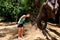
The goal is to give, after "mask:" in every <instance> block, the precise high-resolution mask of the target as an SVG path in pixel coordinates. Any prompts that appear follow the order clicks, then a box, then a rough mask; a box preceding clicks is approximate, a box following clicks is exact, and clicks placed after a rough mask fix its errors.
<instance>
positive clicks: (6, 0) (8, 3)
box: [0, 0, 43, 21]
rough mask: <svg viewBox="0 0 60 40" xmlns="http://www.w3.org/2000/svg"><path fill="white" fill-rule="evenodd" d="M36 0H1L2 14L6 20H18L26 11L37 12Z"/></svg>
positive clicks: (0, 9)
mask: <svg viewBox="0 0 60 40" xmlns="http://www.w3.org/2000/svg"><path fill="white" fill-rule="evenodd" d="M34 2H35V0H0V16H1V17H4V18H5V20H6V21H17V18H18V17H19V16H21V15H22V14H23V12H25V11H27V12H30V13H35V11H36V9H35V7H34V4H35V3H34ZM41 2H43V1H42V0H41ZM39 6H40V5H39ZM31 7H34V8H31ZM39 8H40V7H39ZM39 8H38V9H39ZM38 9H37V10H38Z"/></svg>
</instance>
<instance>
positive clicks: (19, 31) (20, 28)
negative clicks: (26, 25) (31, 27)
mask: <svg viewBox="0 0 60 40" xmlns="http://www.w3.org/2000/svg"><path fill="white" fill-rule="evenodd" d="M22 33H23V27H19V28H18V37H22Z"/></svg>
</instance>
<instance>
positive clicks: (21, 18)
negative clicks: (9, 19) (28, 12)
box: [18, 15, 26, 23]
mask: <svg viewBox="0 0 60 40" xmlns="http://www.w3.org/2000/svg"><path fill="white" fill-rule="evenodd" d="M25 17H26V16H25V15H23V16H21V17H20V18H19V21H18V23H19V22H20V20H21V19H22V18H25Z"/></svg>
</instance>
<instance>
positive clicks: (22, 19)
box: [18, 14, 30, 40]
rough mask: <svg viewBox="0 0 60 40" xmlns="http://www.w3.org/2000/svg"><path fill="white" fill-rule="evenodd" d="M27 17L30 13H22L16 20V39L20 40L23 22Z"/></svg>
mask: <svg viewBox="0 0 60 40" xmlns="http://www.w3.org/2000/svg"><path fill="white" fill-rule="evenodd" d="M27 17H30V14H25V15H22V16H21V17H20V19H19V21H18V39H19V40H22V33H23V24H24V21H25V19H26V18H27Z"/></svg>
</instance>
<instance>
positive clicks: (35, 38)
mask: <svg viewBox="0 0 60 40" xmlns="http://www.w3.org/2000/svg"><path fill="white" fill-rule="evenodd" d="M0 24H4V23H0ZM12 24H13V25H7V24H6V25H5V24H4V25H0V40H17V25H16V24H14V23H12ZM23 35H24V38H23V40H60V27H58V26H54V25H50V24H48V25H47V28H46V29H44V30H40V29H39V28H37V27H36V25H34V26H32V25H31V24H28V25H26V24H25V25H24V33H23Z"/></svg>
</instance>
